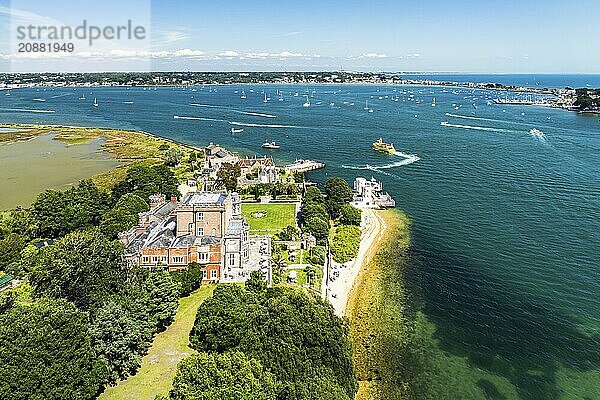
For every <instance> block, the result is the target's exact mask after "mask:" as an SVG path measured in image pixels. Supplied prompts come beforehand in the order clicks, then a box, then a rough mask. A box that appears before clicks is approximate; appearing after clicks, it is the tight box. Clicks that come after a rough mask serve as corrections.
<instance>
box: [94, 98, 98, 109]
mask: <svg viewBox="0 0 600 400" xmlns="http://www.w3.org/2000/svg"><path fill="white" fill-rule="evenodd" d="M94 107H98V100H96V98H95V97H94Z"/></svg>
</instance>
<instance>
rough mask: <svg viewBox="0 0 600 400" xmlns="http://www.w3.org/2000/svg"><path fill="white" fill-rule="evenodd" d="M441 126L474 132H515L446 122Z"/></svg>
mask: <svg viewBox="0 0 600 400" xmlns="http://www.w3.org/2000/svg"><path fill="white" fill-rule="evenodd" d="M440 125H442V126H447V127H450V128H461V129H472V130H476V131H486V132H514V131H512V130H510V129H501V128H489V127H486V126H473V125H459V124H451V123H449V122H446V121H444V122H442V123H441V124H440Z"/></svg>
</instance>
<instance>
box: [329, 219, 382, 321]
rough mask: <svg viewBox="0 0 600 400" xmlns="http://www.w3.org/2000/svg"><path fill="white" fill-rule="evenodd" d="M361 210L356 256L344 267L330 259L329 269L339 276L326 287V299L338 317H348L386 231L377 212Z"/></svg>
mask: <svg viewBox="0 0 600 400" xmlns="http://www.w3.org/2000/svg"><path fill="white" fill-rule="evenodd" d="M361 210H362V213H363V221H362V223H361V229H363V232H362V235H361V238H360V246H359V249H358V254H357V256H356V257H355V258H354V259H353V260H351V261H350V262H348V263H346V264H345V265H340V264H338V263H335V261H333V259H332V260H331V265H330V267H329V269H331V268H332V266H334V268H335V269H337V270H339V276H338V277H337V278H336V279H335V280H333V281H331V282H329V284H328V285H327V286H326V299H327V300H328V301H329V303H331V305H332V306H333V309H334V310H335V313H336V314H337V315H338V316H339V317H344V316H348V313H349V304H350V303H351V300H352V295H353V293H354V292H355V291H356V287H357V285H358V282H359V280H360V277H361V276H362V275H363V274H364V272H365V271H366V269H367V267H368V265H369V263H370V262H371V259H372V258H373V255H374V254H375V253H376V252H377V250H378V248H379V246H378V245H379V243H380V241H381V239H382V238H383V235H384V234H385V233H386V230H387V224H386V223H385V221H384V219H383V217H382V216H381V215H380V213H379V211H377V210H373V209H369V208H362V209H361ZM330 273H331V272H330ZM329 279H331V278H329ZM329 279H328V280H329Z"/></svg>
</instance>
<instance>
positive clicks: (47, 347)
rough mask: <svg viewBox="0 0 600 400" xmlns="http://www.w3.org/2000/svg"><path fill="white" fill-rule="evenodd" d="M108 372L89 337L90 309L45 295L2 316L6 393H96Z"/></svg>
mask: <svg viewBox="0 0 600 400" xmlns="http://www.w3.org/2000/svg"><path fill="white" fill-rule="evenodd" d="M105 374H106V367H105V365H104V363H103V362H102V361H101V360H100V359H98V358H97V357H96V354H95V353H94V350H93V349H92V346H91V343H90V338H89V332H88V315H87V313H85V312H81V311H79V310H77V308H75V306H74V305H73V304H72V303H69V302H68V301H66V300H51V299H43V300H40V301H39V302H36V303H33V304H30V305H26V306H17V307H14V308H12V309H10V310H9V311H7V312H6V313H4V314H3V315H2V318H0V397H1V398H2V399H4V400H29V399H40V400H41V399H44V400H64V399H74V400H87V399H92V398H94V397H96V395H97V394H98V392H99V390H100V388H101V382H102V381H103V380H104V379H105Z"/></svg>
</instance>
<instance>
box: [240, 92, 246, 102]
mask: <svg viewBox="0 0 600 400" xmlns="http://www.w3.org/2000/svg"><path fill="white" fill-rule="evenodd" d="M240 99H242V100H245V99H246V92H244V91H243V90H242V95H241V96H240Z"/></svg>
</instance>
